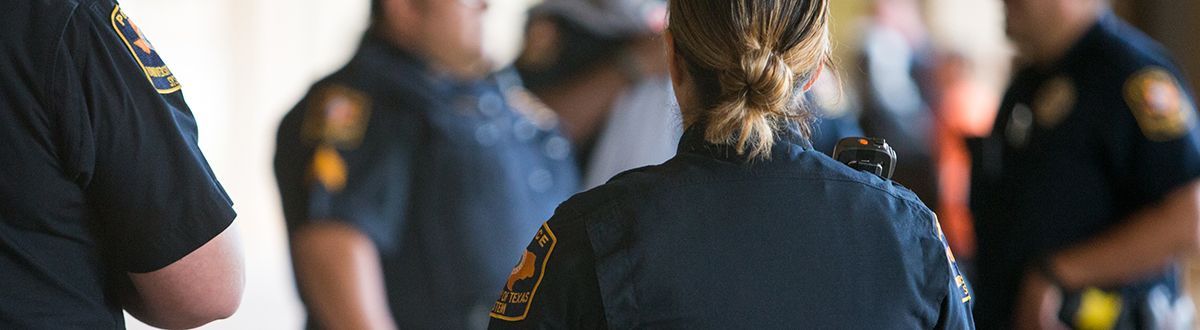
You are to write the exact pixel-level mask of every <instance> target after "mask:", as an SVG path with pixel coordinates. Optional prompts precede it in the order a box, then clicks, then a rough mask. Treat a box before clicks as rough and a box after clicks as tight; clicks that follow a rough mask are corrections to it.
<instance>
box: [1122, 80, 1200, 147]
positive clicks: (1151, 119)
mask: <svg viewBox="0 0 1200 330" xmlns="http://www.w3.org/2000/svg"><path fill="white" fill-rule="evenodd" d="M1125 101H1126V102H1128V103H1129V107H1130V108H1131V109H1132V110H1133V116H1134V118H1136V119H1137V122H1138V126H1140V127H1141V129H1142V134H1144V135H1145V136H1146V138H1147V139H1149V140H1151V141H1155V142H1164V141H1171V140H1175V139H1178V138H1180V137H1183V136H1184V135H1185V134H1187V132H1188V131H1189V130H1191V129H1192V126H1194V125H1195V122H1196V114H1195V107H1194V105H1193V104H1192V103H1191V101H1189V100H1188V96H1187V95H1186V94H1184V92H1183V89H1182V88H1181V87H1180V85H1179V82H1178V80H1176V79H1175V76H1173V75H1171V73H1169V72H1167V71H1166V70H1164V69H1162V68H1157V67H1155V68H1149V69H1145V70H1142V71H1141V72H1138V73H1137V74H1135V75H1134V76H1133V78H1130V79H1129V81H1128V82H1126V83H1125Z"/></svg>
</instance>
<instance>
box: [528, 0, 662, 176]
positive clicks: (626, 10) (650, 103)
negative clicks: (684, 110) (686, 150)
mask: <svg viewBox="0 0 1200 330" xmlns="http://www.w3.org/2000/svg"><path fill="white" fill-rule="evenodd" d="M665 20H666V2H665V1H663V0H547V1H545V2H543V3H541V4H539V5H538V6H536V7H534V8H533V9H531V10H530V18H529V23H528V25H527V26H526V29H525V45H524V47H523V48H522V51H521V54H520V56H519V57H518V58H517V61H516V63H515V65H514V66H515V67H516V69H517V71H518V72H520V74H521V77H522V78H523V79H524V81H525V85H526V86H527V87H528V88H529V90H530V91H532V92H533V93H534V94H535V95H537V96H538V97H539V98H540V99H541V100H543V101H544V102H545V103H546V105H547V106H548V107H549V108H550V109H553V110H554V111H555V112H557V113H558V115H559V118H560V119H561V122H562V126H563V131H564V133H565V134H566V135H567V136H568V137H570V138H571V140H572V141H573V142H574V144H575V145H576V150H578V154H577V157H578V158H577V161H578V163H579V166H580V168H581V169H582V173H583V185H584V187H583V188H584V189H588V188H592V187H595V186H598V185H600V184H603V183H604V182H606V181H608V179H609V178H612V177H613V176H614V175H617V174H618V173H621V172H624V171H626V170H629V169H632V168H637V167H642V166H646V165H652V164H658V163H661V162H663V161H665V160H667V159H668V158H670V157H671V156H672V155H674V154H675V149H674V148H675V145H676V143H677V142H678V141H679V135H680V125H679V119H678V115H677V114H675V113H673V112H671V111H667V110H666V109H669V105H670V104H672V103H673V100H674V98H673V97H674V96H673V95H672V94H671V84H670V80H669V78H668V76H667V64H666V63H667V62H666V61H667V60H666V58H665V57H664V55H663V49H662V40H661V36H662V31H663V28H664V26H665Z"/></svg>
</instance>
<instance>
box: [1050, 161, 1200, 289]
mask: <svg viewBox="0 0 1200 330" xmlns="http://www.w3.org/2000/svg"><path fill="white" fill-rule="evenodd" d="M1198 210H1200V186H1198V185H1197V184H1196V183H1193V184H1189V185H1188V186H1186V187H1185V188H1182V189H1180V190H1179V191H1177V192H1175V193H1173V194H1171V195H1169V196H1168V197H1167V198H1166V199H1165V200H1164V201H1163V202H1162V203H1160V204H1158V205H1156V206H1154V207H1152V208H1150V209H1147V210H1144V211H1142V212H1139V213H1137V214H1135V215H1134V216H1132V217H1131V218H1130V219H1127V221H1125V222H1124V224H1123V225H1120V226H1118V227H1117V228H1114V229H1113V230H1110V231H1108V232H1106V233H1105V234H1103V235H1101V236H1099V237H1097V238H1095V239H1092V240H1090V241H1087V242H1084V243H1083V244H1080V245H1076V246H1073V247H1071V248H1069V249H1066V250H1064V251H1061V252H1059V253H1057V254H1055V255H1054V256H1053V257H1052V259H1051V264H1052V267H1053V268H1054V272H1055V273H1056V274H1057V275H1058V276H1059V277H1060V279H1061V280H1062V282H1063V283H1061V284H1063V285H1064V286H1065V287H1066V288H1068V289H1078V288H1083V287H1088V286H1109V285H1121V284H1126V283H1130V282H1134V281H1137V280H1139V279H1143V278H1146V277H1148V276H1152V275H1154V274H1156V273H1158V272H1161V271H1162V270H1163V269H1164V268H1165V267H1167V266H1168V265H1170V264H1171V263H1172V262H1174V261H1175V260H1177V259H1178V258H1179V257H1181V256H1185V255H1189V254H1193V253H1195V251H1196V249H1197V241H1198V239H1197V234H1198V233H1197V232H1198V226H1197V223H1198V222H1200V211H1198Z"/></svg>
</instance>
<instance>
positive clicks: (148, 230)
mask: <svg viewBox="0 0 1200 330" xmlns="http://www.w3.org/2000/svg"><path fill="white" fill-rule="evenodd" d="M5 4H6V6H5V10H4V12H3V13H0V30H3V31H4V33H0V80H2V81H3V84H0V155H3V156H0V292H3V293H0V328H2V329H123V328H125V318H124V315H122V313H121V311H122V309H124V310H125V311H128V312H129V314H130V315H133V317H135V318H137V319H138V320H141V321H142V322H145V323H146V324H149V325H152V326H156V327H162V328H172V329H177V328H180V329H181V328H194V327H199V326H201V325H204V324H206V323H209V322H211V321H214V320H217V319H223V318H226V317H229V316H230V315H232V314H233V313H234V311H236V310H237V308H238V305H239V304H240V302H241V297H242V290H243V283H244V267H243V264H242V255H241V248H240V245H239V240H238V238H237V232H236V227H234V226H233V225H232V224H233V220H234V218H235V217H236V214H235V212H234V210H233V207H232V205H233V202H232V201H230V199H229V196H228V195H227V194H226V193H225V190H224V188H222V187H221V184H220V183H219V182H217V179H216V177H215V175H214V174H213V172H212V169H210V168H209V165H208V162H207V161H206V160H205V158H204V155H203V154H202V153H201V152H200V148H199V146H198V145H197V143H198V142H197V139H198V137H197V134H198V133H197V128H196V121H195V118H194V117H193V116H192V110H191V109H190V108H189V107H188V105H187V102H186V101H185V100H184V97H183V91H182V86H181V85H180V82H179V81H178V80H177V79H176V78H175V75H173V74H172V73H171V69H170V68H169V67H167V65H166V63H165V62H164V61H163V59H162V58H161V57H159V55H158V51H156V50H155V48H154V46H153V44H152V43H151V42H150V40H149V39H147V38H146V33H145V31H142V30H141V29H139V28H138V26H137V24H134V21H133V19H132V18H130V17H129V16H128V15H126V14H125V12H124V11H122V10H121V6H120V5H119V4H117V3H116V2H114V1H111V0H79V1H9V2H6V3H5Z"/></svg>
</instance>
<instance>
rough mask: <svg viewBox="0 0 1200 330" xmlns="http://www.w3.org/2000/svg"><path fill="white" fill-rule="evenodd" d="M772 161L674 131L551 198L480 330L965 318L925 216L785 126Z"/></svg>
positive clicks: (934, 228) (878, 325)
mask: <svg viewBox="0 0 1200 330" xmlns="http://www.w3.org/2000/svg"><path fill="white" fill-rule="evenodd" d="M783 135H784V136H783V137H780V138H778V140H777V144H776V145H775V146H774V148H773V150H772V153H771V159H770V160H762V161H753V162H747V161H746V160H745V159H744V158H742V157H737V156H734V155H735V154H734V153H733V151H732V148H728V147H721V146H715V145H711V144H708V143H706V142H705V141H704V140H703V131H702V130H700V129H695V128H693V129H690V130H688V131H687V132H685V133H684V136H683V138H682V140H681V142H680V144H679V149H678V155H676V156H675V157H674V158H672V159H671V160H669V161H667V162H666V163H664V164H662V165H658V166H651V167H646V168H642V169H637V170H633V171H629V172H626V173H624V174H622V175H619V176H617V177H615V178H614V179H613V180H612V181H610V182H609V183H608V184H605V185H603V186H600V187H598V188H596V189H593V190H591V191H588V192H585V193H582V194H579V195H576V196H575V197H573V198H572V199H571V200H569V201H567V202H566V203H564V204H563V205H562V206H560V207H559V208H558V210H557V211H556V212H555V215H554V217H553V218H551V219H550V220H549V221H548V222H546V223H545V224H544V225H543V226H542V228H541V229H540V230H539V231H538V232H537V233H536V234H535V236H534V239H533V241H532V242H531V243H530V244H529V245H528V247H527V248H526V251H525V252H524V253H523V254H521V255H520V257H519V261H518V262H517V266H516V267H514V269H513V271H512V275H511V276H510V277H509V279H508V281H506V282H505V283H504V284H503V289H502V292H501V294H500V297H499V299H498V300H497V301H496V303H495V306H493V308H492V323H491V327H492V328H604V327H611V328H615V329H632V328H679V329H698V328H700V329H703V328H712V329H762V328H818V329H820V328H861V329H882V328H890V329H931V328H955V329H966V328H973V324H972V321H971V312H970V308H971V304H972V302H971V299H972V298H971V295H970V293H969V291H968V290H969V289H968V285H967V283H966V282H965V280H964V279H963V278H962V276H961V274H960V273H959V272H958V270H957V266H956V265H955V263H954V261H953V255H952V254H950V253H949V248H948V247H947V246H946V244H945V241H944V240H943V238H942V235H941V230H940V229H939V226H938V225H937V220H936V218H935V216H934V215H933V213H932V212H930V211H929V209H927V208H926V207H925V206H924V205H922V204H921V202H920V201H919V200H918V199H917V198H916V197H915V195H913V193H912V192H910V191H908V190H907V189H904V188H902V187H900V186H898V185H896V184H894V183H892V182H890V181H884V180H882V179H880V178H878V177H875V176H873V175H870V174H866V173H865V172H857V171H853V170H851V169H850V168H848V167H846V166H844V165H842V164H840V163H838V162H836V161H834V160H833V159H831V158H829V157H828V156H825V155H824V154H822V153H820V152H817V151H814V150H812V149H811V147H809V143H808V142H807V141H806V140H805V139H803V138H800V137H798V134H797V133H796V132H795V131H789V132H787V133H783Z"/></svg>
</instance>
